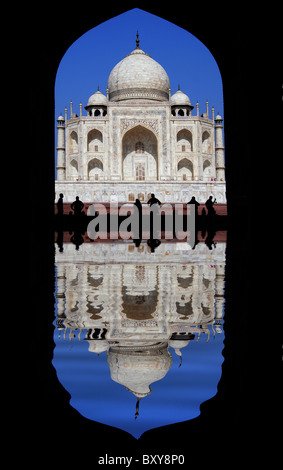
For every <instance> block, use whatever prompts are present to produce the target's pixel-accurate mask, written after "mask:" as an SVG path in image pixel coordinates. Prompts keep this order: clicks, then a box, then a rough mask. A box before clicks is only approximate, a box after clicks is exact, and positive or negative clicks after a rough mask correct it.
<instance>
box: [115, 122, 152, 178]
mask: <svg viewBox="0 0 283 470" xmlns="http://www.w3.org/2000/svg"><path fill="white" fill-rule="evenodd" d="M122 174H123V179H124V180H126V181H136V180H145V181H146V180H157V178H158V142H157V138H156V135H155V134H154V132H152V131H151V130H149V129H148V128H147V127H144V126H142V125H140V124H139V125H137V126H134V127H131V128H130V129H128V130H127V131H126V132H125V134H124V136H123V138H122Z"/></svg>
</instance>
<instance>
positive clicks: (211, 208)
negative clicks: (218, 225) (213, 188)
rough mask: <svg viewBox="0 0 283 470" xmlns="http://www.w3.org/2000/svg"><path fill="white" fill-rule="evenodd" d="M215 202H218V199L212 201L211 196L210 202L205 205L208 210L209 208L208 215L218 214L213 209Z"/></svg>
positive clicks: (210, 197)
mask: <svg viewBox="0 0 283 470" xmlns="http://www.w3.org/2000/svg"><path fill="white" fill-rule="evenodd" d="M215 202H216V199H214V201H212V196H209V198H208V200H207V201H206V203H205V205H206V208H207V215H215V214H216V211H215V209H214V207H213V205H214V203H215Z"/></svg>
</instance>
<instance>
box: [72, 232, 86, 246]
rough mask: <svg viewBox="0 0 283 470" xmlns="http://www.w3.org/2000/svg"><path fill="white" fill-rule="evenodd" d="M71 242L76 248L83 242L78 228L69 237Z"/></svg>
mask: <svg viewBox="0 0 283 470" xmlns="http://www.w3.org/2000/svg"><path fill="white" fill-rule="evenodd" d="M71 242H72V243H73V244H74V245H75V247H76V250H79V248H80V246H81V245H82V244H83V243H84V238H83V236H82V233H81V231H80V230H75V231H74V235H73V236H72V237H71Z"/></svg>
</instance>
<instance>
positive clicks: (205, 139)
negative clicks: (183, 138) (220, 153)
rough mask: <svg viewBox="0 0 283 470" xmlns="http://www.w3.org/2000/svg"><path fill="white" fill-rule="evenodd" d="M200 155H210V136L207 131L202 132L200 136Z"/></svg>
mask: <svg viewBox="0 0 283 470" xmlns="http://www.w3.org/2000/svg"><path fill="white" fill-rule="evenodd" d="M201 150H202V153H211V136H210V133H209V132H208V131H204V132H203V134H202V146H201Z"/></svg>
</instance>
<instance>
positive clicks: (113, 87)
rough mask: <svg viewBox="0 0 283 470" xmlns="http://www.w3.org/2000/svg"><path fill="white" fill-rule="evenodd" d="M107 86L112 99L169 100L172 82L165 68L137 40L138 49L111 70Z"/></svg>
mask: <svg viewBox="0 0 283 470" xmlns="http://www.w3.org/2000/svg"><path fill="white" fill-rule="evenodd" d="M107 88H108V92H109V100H110V101H122V100H130V99H148V100H157V101H168V100H169V89H170V82H169V78H168V75H167V73H166V72H165V70H164V68H163V67H161V65H160V64H158V62H156V61H155V60H153V59H152V58H151V57H150V56H149V55H148V54H146V53H145V52H143V51H142V50H141V49H140V47H139V45H138V40H137V47H136V49H135V50H133V52H131V53H130V54H128V55H127V56H126V57H125V58H124V59H123V60H121V61H120V62H119V63H118V64H117V65H116V66H115V67H114V69H113V70H112V71H111V73H110V75H109V78H108V82H107Z"/></svg>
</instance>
